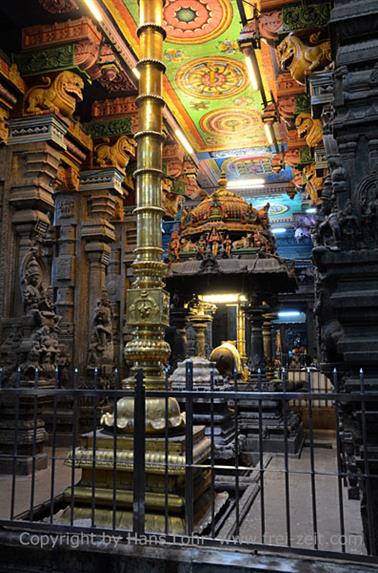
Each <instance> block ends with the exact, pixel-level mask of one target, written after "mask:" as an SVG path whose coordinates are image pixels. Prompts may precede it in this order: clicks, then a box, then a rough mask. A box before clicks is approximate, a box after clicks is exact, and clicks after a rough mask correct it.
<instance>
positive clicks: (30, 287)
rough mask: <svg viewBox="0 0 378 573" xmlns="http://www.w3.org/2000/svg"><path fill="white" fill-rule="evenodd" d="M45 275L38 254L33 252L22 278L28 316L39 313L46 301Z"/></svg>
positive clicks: (23, 295) (25, 309) (23, 296)
mask: <svg viewBox="0 0 378 573" xmlns="http://www.w3.org/2000/svg"><path fill="white" fill-rule="evenodd" d="M43 274H44V273H43V270H42V266H41V264H40V263H39V261H38V260H37V257H36V253H35V252H34V251H32V252H31V256H30V258H29V259H28V260H27V262H26V264H25V267H24V270H23V274H22V277H21V290H22V299H23V303H24V312H25V314H27V315H33V314H34V313H35V312H36V311H37V312H38V311H39V309H40V307H41V304H42V303H43V302H44V301H45V300H46V290H45V287H44V285H43Z"/></svg>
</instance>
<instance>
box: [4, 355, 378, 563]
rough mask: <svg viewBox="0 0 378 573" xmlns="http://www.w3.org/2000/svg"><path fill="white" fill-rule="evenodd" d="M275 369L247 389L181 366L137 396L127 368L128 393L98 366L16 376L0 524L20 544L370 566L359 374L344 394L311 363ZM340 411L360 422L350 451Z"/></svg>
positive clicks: (7, 397) (9, 400) (369, 480)
mask: <svg viewBox="0 0 378 573" xmlns="http://www.w3.org/2000/svg"><path fill="white" fill-rule="evenodd" d="M277 375H278V377H276V378H275V379H273V380H270V381H268V380H267V379H266V378H265V375H264V374H263V373H261V372H258V373H256V376H255V378H254V382H253V385H251V386H250V385H246V384H245V383H243V382H242V381H241V380H239V379H238V378H237V376H235V378H234V379H233V380H228V381H220V380H219V377H217V376H216V373H215V371H211V372H210V375H209V380H208V382H203V381H202V382H198V381H197V380H196V377H195V376H193V364H192V363H191V362H188V363H187V366H186V376H185V383H184V384H182V385H181V386H180V385H179V386H177V387H173V388H172V387H170V385H169V383H168V380H167V382H166V387H165V389H161V390H158V391H150V390H149V391H146V389H145V386H144V376H143V372H139V373H138V375H137V376H136V380H135V390H134V391H132V390H130V389H128V390H126V389H124V388H123V387H122V382H121V380H120V377H119V375H118V373H117V371H115V372H114V376H113V378H112V380H111V383H110V384H108V385H107V386H108V387H106V388H105V387H104V385H103V381H102V377H101V372H99V371H95V372H94V377H93V380H91V381H90V383H86V384H85V387H83V384H82V383H81V382H80V379H79V376H78V373H77V372H76V371H75V372H74V373H73V376H72V383H71V384H70V385H69V387H68V384H67V382H65V385H64V386H63V385H62V383H61V380H60V376H59V372H57V373H56V377H55V380H54V381H53V382H52V383H51V382H50V383H47V382H46V380H42V379H40V376H39V373H38V371H36V373H35V378H34V381H29V382H28V383H25V382H24V381H23V380H22V376H21V373H20V372H19V373H18V375H17V376H16V377H15V379H14V380H13V382H12V384H11V385H9V384H8V385H5V384H4V383H3V385H2V387H1V391H0V412H1V418H0V468H1V473H2V475H1V476H0V483H1V487H2V491H3V499H2V502H1V503H0V518H1V519H0V527H1V528H2V529H3V530H4V529H5V530H7V529H13V530H17V531H19V532H20V540H21V542H25V543H26V544H27V542H28V540H29V541H30V543H31V540H33V539H34V542H35V544H37V543H39V542H40V543H43V540H46V536H47V538H48V536H49V535H50V536H51V535H62V534H65V535H78V534H80V535H84V534H85V535H96V536H99V535H107V536H108V537H107V539H109V540H113V541H114V542H115V540H117V542H132V543H136V544H138V543H141V544H144V545H148V544H155V543H159V544H168V543H180V544H191V545H200V546H207V545H209V546H214V545H215V546H219V547H226V546H227V547H229V546H235V547H239V548H243V549H247V550H253V551H260V550H261V551H263V550H269V551H290V552H298V553H301V554H308V555H313V554H315V555H320V556H332V557H334V558H346V557H348V558H349V559H358V560H367V561H368V560H369V559H370V558H369V556H368V555H367V553H368V552H369V551H368V550H367V549H366V547H370V548H371V547H374V539H375V537H376V531H375V525H374V523H375V521H374V515H372V511H371V508H372V507H373V505H372V502H371V501H372V496H373V495H375V494H374V486H375V484H376V483H377V481H376V480H377V478H378V475H376V474H375V473H374V472H372V467H373V466H371V464H370V460H369V451H370V449H371V448H370V444H369V439H368V435H369V428H368V424H369V412H370V410H371V408H372V405H374V403H375V402H377V401H378V393H377V392H372V391H370V390H369V391H366V388H365V380H364V375H363V372H362V371H361V372H360V374H359V379H360V386H359V388H358V389H356V390H354V391H352V392H346V391H345V390H344V388H342V387H341V386H340V383H341V382H340V380H339V379H338V375H337V372H334V377H333V383H332V385H330V383H329V382H327V381H325V379H324V378H323V377H322V375H321V374H320V373H318V372H316V371H315V370H314V369H310V368H307V369H301V370H298V371H296V372H295V373H293V372H292V371H287V370H285V369H283V370H280V372H279V373H277ZM172 399H175V400H177V401H178V403H179V405H180V408H181V412H185V416H182V414H180V413H179V412H178V411H177V409H176V410H175V404H176V403H175V402H172ZM120 400H122V401H123V402H122V403H119V401H120ZM117 403H118V408H117V407H116V406H117ZM324 405H326V406H327V407H328V408H329V411H330V412H329V413H330V420H331V428H330V427H328V428H326V430H324V429H323V428H321V427H318V426H317V418H316V412H317V409H318V408H320V407H322V406H324ZM346 410H347V411H353V413H354V419H355V422H356V425H357V426H358V429H357V430H356V436H357V437H356V438H355V439H354V443H353V448H354V449H353V451H352V450H351V445H350V444H351V440H350V439H349V441H348V439H346V438H348V436H349V438H350V431H349V430H347V429H346V428H345V420H344V412H345V411H346ZM104 416H105V421H104ZM106 420H107V422H106ZM304 422H305V423H304ZM332 424H333V427H332ZM114 428H117V430H116V431H115V430H114ZM352 441H353V440H352ZM369 448H370V449H369ZM345 486H346V487H345ZM348 492H349V493H348ZM360 496H362V498H363V508H365V509H363V512H362V518H361V515H360V501H359V499H358V498H359V497H360ZM33 535H34V536H35V537H34V538H33ZM28 536H29V537H28ZM48 539H50V542H51V539H52V538H51V537H50V538H48ZM38 540H39V541H38ZM87 540H88V539H87V538H86V537H83V543H84V542H87Z"/></svg>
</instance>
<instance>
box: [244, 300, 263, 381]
mask: <svg viewBox="0 0 378 573" xmlns="http://www.w3.org/2000/svg"><path fill="white" fill-rule="evenodd" d="M245 312H246V316H247V319H248V320H249V321H250V324H251V356H250V363H251V370H252V371H253V372H256V371H257V370H258V369H259V368H260V370H261V371H264V372H265V358H264V342H263V332H262V326H263V322H264V313H265V307H264V306H262V304H261V302H260V301H259V300H258V299H257V298H256V299H253V300H252V301H251V302H250V304H249V305H248V306H246V307H245Z"/></svg>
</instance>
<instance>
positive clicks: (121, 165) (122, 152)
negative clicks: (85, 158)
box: [95, 135, 135, 171]
mask: <svg viewBox="0 0 378 573" xmlns="http://www.w3.org/2000/svg"><path fill="white" fill-rule="evenodd" d="M95 153H96V163H97V165H99V166H100V167H116V168H117V169H119V170H120V171H124V170H125V169H126V167H127V165H128V164H129V161H130V159H132V158H133V157H135V142H134V140H133V139H132V138H131V137H127V136H126V135H121V137H119V138H118V139H117V141H116V142H115V143H114V144H113V145H109V144H108V143H101V144H100V145H97V147H96V148H95Z"/></svg>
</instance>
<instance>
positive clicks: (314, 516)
mask: <svg viewBox="0 0 378 573" xmlns="http://www.w3.org/2000/svg"><path fill="white" fill-rule="evenodd" d="M307 389H308V401H307V406H308V431H309V437H310V471H311V505H312V530H313V533H314V548H315V549H318V518H317V512H316V478H315V476H316V472H315V449H314V422H313V410H312V409H313V400H312V380H311V371H310V368H307Z"/></svg>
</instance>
